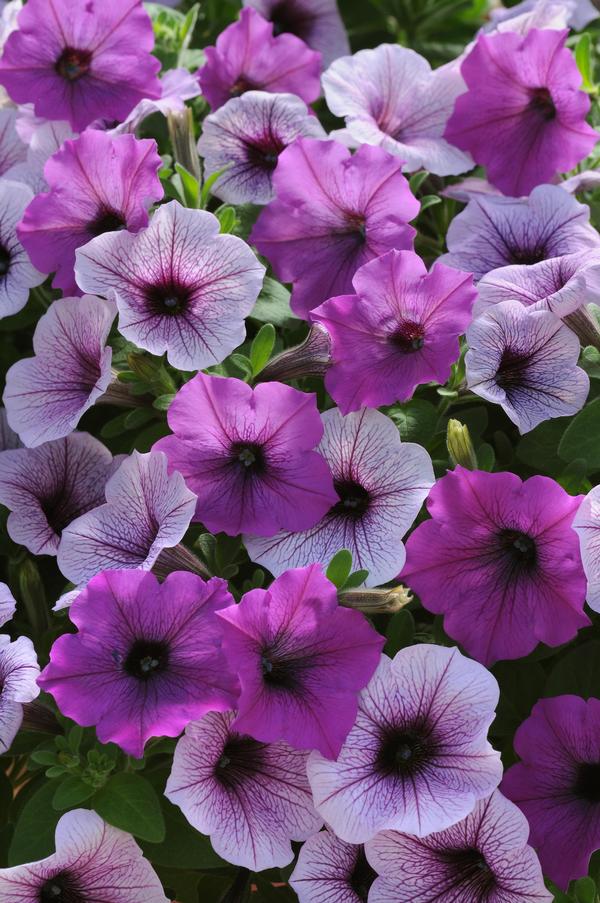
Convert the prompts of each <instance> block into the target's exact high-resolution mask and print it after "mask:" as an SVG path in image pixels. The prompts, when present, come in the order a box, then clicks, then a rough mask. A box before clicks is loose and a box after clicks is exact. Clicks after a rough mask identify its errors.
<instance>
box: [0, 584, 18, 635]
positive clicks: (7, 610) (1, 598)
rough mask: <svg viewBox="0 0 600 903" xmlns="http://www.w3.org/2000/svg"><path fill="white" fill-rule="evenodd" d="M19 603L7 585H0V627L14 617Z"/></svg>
mask: <svg viewBox="0 0 600 903" xmlns="http://www.w3.org/2000/svg"><path fill="white" fill-rule="evenodd" d="M16 608H17V603H16V601H15V597H14V596H13V594H12V593H11V591H10V587H9V586H7V585H6V583H0V627H2V625H3V624H6V622H7V621H10V620H11V618H12V617H13V615H14V613H15V610H16Z"/></svg>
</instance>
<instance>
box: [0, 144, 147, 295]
mask: <svg viewBox="0 0 600 903" xmlns="http://www.w3.org/2000/svg"><path fill="white" fill-rule="evenodd" d="M160 166H161V162H160V157H159V156H158V153H157V150H156V142H155V141H154V140H151V139H148V138H146V139H143V140H138V139H137V138H135V137H134V136H133V135H118V136H117V137H115V138H113V137H111V136H110V135H107V134H106V133H105V132H101V131H97V130H95V129H88V130H87V131H86V132H84V134H83V135H81V136H80V137H79V138H77V139H76V140H75V141H65V143H64V144H63V146H62V148H61V149H60V150H59V151H57V153H55V154H54V155H53V156H52V157H50V159H49V160H48V162H47V163H46V165H45V167H44V177H45V179H46V181H47V183H48V185H49V191H48V192H47V193H45V194H40V195H38V196H37V197H35V198H34V199H33V201H31V203H30V204H29V206H28V207H27V210H26V211H25V215H24V217H23V219H22V221H21V224H20V226H19V229H18V235H19V238H20V240H21V241H22V242H23V245H24V247H25V249H26V251H27V253H28V254H29V256H30V257H31V261H32V263H33V264H34V266H37V267H39V269H40V270H41V271H42V272H43V273H53V272H55V273H56V275H55V277H54V282H53V285H54V286H55V287H57V288H61V289H62V290H63V292H65V293H70V294H77V291H78V290H77V283H76V282H75V277H74V273H73V266H74V264H75V251H76V249H77V248H79V247H81V245H84V244H87V242H88V241H90V239H92V238H94V237H95V236H96V235H103V234H104V233H105V232H114V231H116V230H118V229H122V228H126V229H127V230H129V231H130V232H137V231H138V230H139V229H141V228H143V227H144V226H147V225H148V207H149V206H150V204H151V203H152V201H157V200H159V199H160V198H161V197H162V195H163V190H162V187H161V184H160V180H159V178H158V175H157V172H158V169H159V168H160Z"/></svg>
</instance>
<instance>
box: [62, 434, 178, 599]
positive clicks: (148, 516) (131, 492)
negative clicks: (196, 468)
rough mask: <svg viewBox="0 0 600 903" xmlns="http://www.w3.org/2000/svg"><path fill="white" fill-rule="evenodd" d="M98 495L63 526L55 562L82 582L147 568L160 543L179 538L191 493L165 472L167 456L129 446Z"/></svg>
mask: <svg viewBox="0 0 600 903" xmlns="http://www.w3.org/2000/svg"><path fill="white" fill-rule="evenodd" d="M104 488H105V492H104V493H103V495H105V496H106V502H105V504H102V502H103V501H104V498H102V499H101V500H99V501H98V502H96V505H97V506H99V507H94V508H93V509H92V510H91V511H90V510H88V511H87V513H86V514H82V516H81V517H78V518H77V520H75V521H72V522H71V523H70V524H69V526H68V527H67V528H66V529H65V530H63V534H62V537H61V542H60V547H59V550H58V566H59V568H60V570H61V572H62V573H63V574H64V575H65V577H66V578H67V579H68V580H71V581H72V582H73V583H76V584H82V583H86V582H87V581H88V580H90V579H91V578H92V577H93V576H94V575H95V574H98V573H100V571H106V570H115V569H119V568H141V569H142V570H145V571H146V570H150V568H151V567H152V566H153V565H154V564H155V563H156V560H157V559H158V556H159V555H160V553H161V552H162V551H163V549H170V548H172V547H173V546H176V545H177V544H178V543H179V542H180V541H181V539H182V538H183V536H184V534H185V531H186V530H187V528H188V526H189V524H190V520H191V519H192V516H193V513H194V507H195V504H196V496H195V495H194V494H193V493H192V492H190V491H189V489H187V488H186V486H185V483H184V481H183V477H182V476H181V474H179V473H173V474H171V475H170V476H168V475H167V459H166V457H165V456H164V455H162V454H159V453H157V452H150V453H149V454H146V455H142V454H140V453H139V452H137V451H134V452H133V454H132V455H130V456H129V457H128V458H126V459H125V460H124V461H123V463H122V464H121V465H120V466H119V468H118V470H117V471H116V472H115V473H114V474H113V476H112V478H111V479H110V480H109V481H108V482H107V483H106V487H101V489H104Z"/></svg>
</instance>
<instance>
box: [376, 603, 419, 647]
mask: <svg viewBox="0 0 600 903" xmlns="http://www.w3.org/2000/svg"><path fill="white" fill-rule="evenodd" d="M385 635H386V638H387V639H386V644H385V648H384V650H383V651H384V652H385V653H386V654H387V655H389V656H391V657H393V656H394V655H395V654H396V653H397V652H398V650H399V649H404V647H405V646H410V645H411V643H412V641H413V639H414V636H415V619H414V618H413V616H412V615H411V613H410V612H409V611H407V610H406V609H405V608H402V609H400V611H397V612H396V614H394V615H392V617H391V618H390V621H389V624H388V627H387V630H386V632H385Z"/></svg>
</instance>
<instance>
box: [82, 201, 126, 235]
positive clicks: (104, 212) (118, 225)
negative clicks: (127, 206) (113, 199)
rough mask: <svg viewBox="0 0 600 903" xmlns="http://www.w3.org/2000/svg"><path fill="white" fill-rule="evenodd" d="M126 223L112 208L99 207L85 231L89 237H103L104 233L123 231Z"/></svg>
mask: <svg viewBox="0 0 600 903" xmlns="http://www.w3.org/2000/svg"><path fill="white" fill-rule="evenodd" d="M126 227H127V223H126V222H125V219H124V218H123V216H122V214H120V213H119V212H118V211H117V210H115V209H114V208H112V207H101V208H100V209H99V210H98V213H97V214H96V216H95V218H94V219H93V220H92V221H91V222H90V223H88V226H87V231H88V232H89V233H90V235H93V236H96V235H104V233H105V232H117V231H118V230H119V229H125V228H126Z"/></svg>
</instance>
